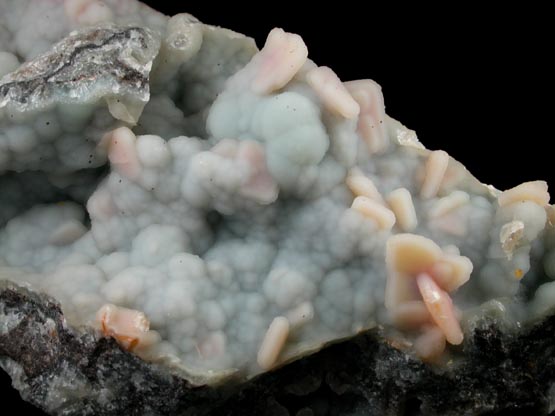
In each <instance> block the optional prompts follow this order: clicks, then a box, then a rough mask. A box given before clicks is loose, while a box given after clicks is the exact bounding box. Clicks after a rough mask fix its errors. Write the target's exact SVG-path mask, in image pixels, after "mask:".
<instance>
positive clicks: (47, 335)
mask: <svg viewBox="0 0 555 416" xmlns="http://www.w3.org/2000/svg"><path fill="white" fill-rule="evenodd" d="M14 314H20V318H17V319H15V320H12V324H13V322H15V323H16V325H15V326H13V325H8V326H4V327H3V326H2V325H3V324H2V322H3V321H2V319H1V318H0V364H1V365H2V366H3V367H4V369H6V370H7V371H8V373H10V375H11V376H12V379H13V383H14V385H15V387H16V388H17V389H18V390H19V391H20V393H21V395H22V397H23V398H24V399H25V400H27V401H29V402H31V403H33V404H34V405H35V406H37V407H39V408H41V409H43V410H45V411H46V412H48V413H50V414H54V415H123V414H125V415H214V416H216V415H217V416H237V415H240V416H249V415H253V416H254V415H275V416H281V415H283V416H285V415H297V416H311V415H341V416H348V415H357V416H358V415H380V416H381V415H404V414H406V415H419V414H423V415H449V414H451V415H478V414H479V415H500V414H503V415H505V414H527V415H529V416H532V415H545V414H548V413H549V412H550V411H551V410H552V409H551V407H552V406H553V404H554V403H553V398H550V393H551V396H555V394H554V392H553V389H551V387H552V385H553V383H554V382H555V316H550V317H549V318H547V319H546V320H544V321H543V322H542V323H541V324H538V325H537V326H535V327H533V328H532V329H531V330H529V331H527V332H526V333H521V334H519V335H511V334H510V333H503V332H500V331H499V330H498V329H496V328H495V327H494V326H493V325H492V324H488V323H487V322H482V323H481V325H479V327H478V329H476V330H475V331H474V333H473V336H472V339H470V340H467V341H466V343H465V345H464V350H463V351H462V353H463V355H462V358H460V359H457V360H456V362H457V364H456V366H453V367H452V368H451V367H444V368H443V370H441V369H439V368H434V367H432V366H429V365H426V364H423V363H421V362H420V361H418V360H415V359H413V358H411V356H409V355H407V354H405V353H404V352H402V351H399V350H397V349H395V348H393V347H392V346H391V345H390V344H388V343H387V342H386V341H385V340H384V339H383V337H382V336H381V334H380V333H379V331H369V332H366V333H364V334H360V335H358V336H356V337H354V338H352V339H350V340H348V341H343V342H340V343H337V344H335V345H331V346H329V347H327V348H325V349H324V350H322V351H320V352H318V353H315V354H313V355H311V356H308V357H305V358H303V359H300V360H298V361H296V362H294V363H291V364H288V365H286V366H284V367H282V368H281V369H278V370H276V371H274V372H271V373H267V374H264V375H261V376H259V377H257V378H255V379H253V380H251V381H249V382H246V383H243V384H238V385H234V386H227V387H219V388H216V387H193V386H191V385H190V384H189V383H187V382H186V381H184V380H183V379H180V378H179V377H177V376H174V375H170V374H169V373H167V372H166V371H165V370H164V369H162V368H160V367H158V366H156V365H152V364H147V363H145V362H143V361H141V360H140V359H138V358H137V357H135V356H134V355H132V354H129V353H127V352H125V351H122V350H121V349H120V348H119V346H118V345H117V344H116V343H115V342H114V341H113V340H111V339H97V338H96V337H95V336H94V334H92V333H88V332H86V333H81V332H78V331H75V330H73V329H72V328H70V327H68V326H66V324H65V321H64V320H63V316H62V313H61V309H60V307H59V305H58V304H57V303H56V302H54V301H53V300H52V299H50V298H48V297H46V296H44V295H37V294H34V293H32V292H29V291H27V290H25V289H20V288H17V287H16V286H14V285H9V284H8V285H6V284H0V317H1V316H2V315H4V316H6V315H7V316H12V317H13V316H15V315H14ZM4 321H5V320H4ZM12 326H13V327H12Z"/></svg>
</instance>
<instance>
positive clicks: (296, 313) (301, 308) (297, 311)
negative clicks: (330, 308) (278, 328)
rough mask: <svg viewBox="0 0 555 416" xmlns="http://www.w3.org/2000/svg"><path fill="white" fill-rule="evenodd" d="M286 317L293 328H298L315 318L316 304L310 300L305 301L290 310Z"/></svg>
mask: <svg viewBox="0 0 555 416" xmlns="http://www.w3.org/2000/svg"><path fill="white" fill-rule="evenodd" d="M286 317H287V320H288V321H289V324H290V326H291V329H297V328H299V327H301V326H303V325H305V324H307V323H308V322H310V321H311V320H312V319H314V306H312V303H310V302H303V303H301V304H300V305H298V306H297V307H296V308H294V309H292V310H290V311H289V312H288V313H287V316H286Z"/></svg>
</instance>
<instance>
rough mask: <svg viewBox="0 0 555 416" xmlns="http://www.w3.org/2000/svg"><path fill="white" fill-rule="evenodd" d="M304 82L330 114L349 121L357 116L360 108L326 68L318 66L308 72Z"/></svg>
mask: <svg viewBox="0 0 555 416" xmlns="http://www.w3.org/2000/svg"><path fill="white" fill-rule="evenodd" d="M306 82H307V83H308V85H310V86H311V87H312V89H313V90H314V92H315V93H316V95H317V96H318V97H319V98H320V99H321V100H322V103H323V104H324V106H325V107H326V108H327V109H328V110H330V111H331V112H332V113H334V114H337V115H339V116H342V117H344V118H346V119H349V120H350V119H354V118H356V117H357V116H358V115H359V113H360V106H359V105H358V103H357V102H356V101H355V99H354V98H353V97H352V96H351V94H350V93H349V91H348V90H347V88H346V87H345V85H343V83H342V82H341V80H340V79H339V77H338V76H337V75H336V74H335V72H333V71H332V70H331V69H330V68H328V67H327V66H320V67H317V68H314V69H311V70H310V71H308V73H307V74H306Z"/></svg>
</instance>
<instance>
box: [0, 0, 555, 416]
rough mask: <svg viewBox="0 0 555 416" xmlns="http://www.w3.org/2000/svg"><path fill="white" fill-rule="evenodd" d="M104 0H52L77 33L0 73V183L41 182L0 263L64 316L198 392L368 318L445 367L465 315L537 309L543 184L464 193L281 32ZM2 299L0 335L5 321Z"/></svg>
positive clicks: (13, 200) (531, 313)
mask: <svg viewBox="0 0 555 416" xmlns="http://www.w3.org/2000/svg"><path fill="white" fill-rule="evenodd" d="M123 3H125V4H127V5H131V4H135V3H133V2H123ZM123 3H122V4H123ZM76 4H78V5H79V7H77V6H76ZM114 4H115V3H114ZM114 4H112V3H111V2H105V3H102V2H98V1H80V2H72V1H66V2H65V3H64V8H63V12H64V13H65V14H66V19H69V20H70V22H71V24H73V25H77V26H79V25H85V26H89V25H92V26H93V28H92V29H78V30H77V31H76V32H74V33H73V34H71V35H70V36H69V37H65V38H64V39H62V40H61V41H60V43H58V44H57V45H54V46H53V47H52V48H51V49H50V51H49V52H46V53H45V54H43V55H40V54H39V55H38V56H37V54H36V53H35V52H34V51H31V52H29V61H30V62H29V63H27V64H25V65H24V66H22V67H20V69H16V70H15V71H12V72H9V73H7V74H6V75H5V77H4V78H2V80H1V81H0V94H1V97H2V100H3V101H2V105H1V108H0V127H1V130H0V150H2V151H3V153H2V154H0V162H2V163H3V164H0V168H2V169H4V175H3V176H2V177H0V185H1V186H2V187H3V189H13V187H14V184H15V185H16V187H17V186H22V184H23V183H26V184H27V186H29V187H30V188H31V189H34V187H41V188H43V194H42V195H39V196H38V198H35V200H27V195H25V196H23V197H22V195H17V194H15V195H11V194H8V192H6V204H5V206H3V207H2V210H3V211H2V212H0V220H1V221H2V224H3V227H4V228H3V229H2V230H1V231H0V248H1V250H0V273H1V274H2V276H5V277H6V278H9V279H10V280H14V281H16V282H18V283H23V284H27V285H29V286H30V287H32V288H33V289H34V290H39V291H45V292H47V293H49V294H51V295H52V296H54V298H56V299H58V300H59V301H60V302H61V304H62V308H63V310H64V312H65V314H66V316H67V318H68V319H69V323H70V324H72V325H82V324H88V325H94V326H95V327H96V328H97V331H98V332H97V333H96V335H89V336H93V337H98V336H99V334H102V335H104V336H106V337H110V338H113V339H115V340H116V341H117V342H118V343H119V345H120V346H121V347H122V348H123V349H127V350H129V351H132V352H133V353H135V354H137V355H139V356H141V357H142V358H144V359H145V360H147V361H152V362H157V363H162V364H164V365H166V366H170V367H171V368H173V371H178V369H179V371H178V372H179V374H180V375H181V376H184V377H185V378H186V379H188V380H189V381H191V382H193V383H194V384H197V385H202V384H205V383H217V382H219V381H221V380H223V379H226V378H228V377H230V376H231V375H233V374H235V373H238V374H242V375H243V376H245V375H246V376H249V377H252V376H255V375H257V374H260V373H261V372H264V371H266V370H270V369H272V368H274V367H275V366H277V365H280V364H284V363H286V362H290V361H291V360H294V359H296V358H298V357H299V356H303V355H304V354H307V353H309V352H311V351H315V350H318V349H319V348H321V347H322V346H323V345H326V344H327V343H329V342H333V341H335V340H337V339H343V338H346V337H350V336H353V335H355V334H357V333H359V332H360V331H364V330H366V329H371V328H372V327H376V326H384V327H386V328H387V332H386V333H385V336H386V337H387V338H388V339H391V340H393V341H392V342H394V343H395V344H396V345H397V346H398V347H400V348H403V349H406V351H408V352H410V353H411V354H416V355H418V356H419V357H420V358H421V359H423V360H425V361H431V362H435V363H436V364H440V365H445V363H447V362H449V360H451V359H458V358H460V355H461V353H462V352H463V349H464V344H463V349H461V348H460V347H456V346H457V345H461V344H462V343H463V341H464V338H465V335H469V334H472V324H471V323H472V322H473V320H474V319H475V316H476V315H482V316H486V315H488V314H492V313H493V314H497V316H498V324H499V325H501V326H506V327H511V328H512V327H515V326H516V324H518V323H521V322H523V323H531V322H534V321H535V320H537V319H541V318H542V317H543V316H545V315H546V314H547V313H548V312H549V311H550V310H551V306H552V304H553V303H554V302H553V296H552V293H551V292H552V291H553V289H552V286H553V285H552V284H551V282H550V280H551V276H552V275H553V270H554V269H555V267H553V263H554V261H553V259H552V257H553V256H552V255H551V246H552V241H553V235H552V234H553V231H552V230H553V227H552V222H553V216H554V215H553V207H552V206H550V205H549V194H548V193H547V186H546V184H545V183H544V182H541V181H535V182H528V183H525V184H523V185H520V186H517V187H515V188H513V189H510V190H508V191H505V192H503V193H501V192H499V191H497V190H495V189H494V188H491V187H485V186H483V185H481V184H480V183H479V182H477V181H476V180H475V179H474V178H473V177H471V176H470V175H469V174H468V173H467V172H466V170H465V169H464V168H463V167H462V166H461V165H460V164H458V163H457V162H455V161H454V160H453V159H451V158H450V157H449V156H448V155H447V153H445V152H444V151H433V152H429V151H427V150H425V149H424V148H423V146H422V145H421V144H420V142H419V141H418V140H417V139H416V136H415V135H414V133H413V132H411V131H409V130H407V129H406V128H404V127H403V126H401V125H400V124H398V123H397V122H395V121H394V120H392V119H390V118H389V117H387V116H386V115H385V109H384V105H383V97H382V95H381V90H380V88H379V86H378V85H377V84H375V83H374V82H373V81H370V80H359V81H350V82H346V83H343V82H341V81H340V80H339V78H338V77H337V75H335V73H334V72H333V71H332V70H331V69H329V68H327V67H318V66H316V65H315V64H314V63H312V62H311V61H310V60H309V59H308V49H307V48H306V45H304V42H303V41H302V39H301V38H300V37H299V36H297V35H292V34H288V33H286V32H284V31H282V30H280V29H274V30H273V31H272V32H271V33H270V35H269V37H268V40H267V42H266V45H265V46H264V48H262V50H261V51H260V52H256V50H255V48H254V46H253V44H252V41H250V40H249V39H247V38H244V37H241V36H240V35H237V34H234V33H232V32H229V31H225V30H223V29H218V28H214V27H210V26H206V25H203V24H201V23H200V22H198V20H196V19H194V18H192V17H191V16H188V15H178V16H175V17H173V18H171V19H169V20H165V18H162V17H159V16H157V15H155V14H154V13H153V12H150V11H145V10H146V9H137V10H140V13H153V14H152V16H156V17H151V19H152V20H153V21H154V22H155V23H154V24H153V27H152V28H151V29H141V28H140V26H139V25H138V23H139V22H127V21H126V22H125V24H123V20H122V21H120V19H123V18H122V17H121V16H122V15H124V14H125V15H126V17H128V11H123V12H122V11H121V10H118V8H117V7H116V6H115V5H114ZM128 7H131V6H128ZM137 7H139V6H137ZM108 11H109V12H108ZM72 13H73V14H72ZM138 13H139V12H138ZM140 13H139V15H140ZM83 16H86V18H85V17H83ZM96 18H100V19H101V20H100V21H95V19H96ZM141 18H142V17H141ZM72 19H73V20H72ZM82 19H85V20H83V21H82ZM89 19H93V21H90V20H89ZM103 20H106V21H110V22H112V23H110V24H107V23H106V22H103ZM131 20H133V19H131ZM138 20H140V19H138ZM0 23H1V20H0ZM129 23H133V26H129ZM141 30H142V32H141ZM121 39H125V42H128V43H122V41H121ZM110 42H113V43H110ZM83 45H85V46H83ZM72 48H74V49H73V50H72ZM91 51H94V54H91ZM6 54H12V55H13V56H14V57H16V58H17V56H18V55H20V56H23V57H26V58H27V56H26V55H25V53H21V52H20V53H19V54H18V55H15V54H13V53H12V52H10V51H9V50H8V52H6ZM92 57H94V59H93V58H92ZM220 61H222V62H220ZM91 62H93V65H91ZM45 63H46V66H44V64H45ZM54 63H56V65H58V66H57V67H56V70H55V71H52V69H51V68H50V67H49V65H54ZM69 64H71V65H69ZM99 64H101V65H107V66H106V68H107V69H102V70H99V68H98V67H97V66H96V65H99ZM120 64H121V65H120ZM0 69H2V68H0ZM14 69H15V68H14ZM68 69H69V73H68V74H65V73H64V71H67V70H68ZM45 71H46V72H45ZM130 71H131V72H130ZM133 71H135V72H133ZM130 73H133V74H136V75H137V76H139V77H140V78H133V77H132V76H130V75H129V74H130ZM134 76H135V75H134ZM145 76H146V77H149V82H148V83H146V84H145V83H144V81H141V79H142V80H144V79H145ZM134 80H135V81H134ZM136 80H138V81H136ZM127 81H131V83H130V84H129V85H128V86H127V85H126V84H125V82H127ZM60 86H62V87H60ZM23 87H29V88H31V90H32V91H33V92H30V91H31V90H24V89H23ZM18 91H19V92H18ZM21 91H27V92H25V93H22V92H21ZM81 100H82V101H84V102H83V103H81ZM135 123H137V124H136V126H134V124H135ZM50 125H54V126H55V129H54V128H45V126H50ZM43 129H44V130H46V131H43ZM51 129H52V130H51ZM182 134H187V137H185V136H182ZM2 146H3V147H2ZM2 158H4V159H2ZM107 164H109V165H110V167H111V170H110V172H108V173H106V170H105V169H104V167H105V166H106V165H107ZM37 172H38V174H36V173H37ZM29 199H32V198H29ZM63 200H69V201H71V202H67V201H66V202H62V201H63ZM22 254H23V255H22ZM6 291H11V292H13V293H15V292H17V290H14V289H13V288H12V289H5V290H4V292H6ZM4 292H2V293H4ZM492 305H493V306H492ZM0 306H2V308H0V312H1V314H2V315H0V316H1V317H2V320H1V322H2V325H3V326H2V328H3V331H5V333H10V332H11V331H12V330H13V329H14V327H17V326H18V325H20V324H21V322H22V319H23V317H22V316H20V315H19V312H17V311H16V309H10V308H13V307H14V305H12V304H6V303H0ZM492 308H493V309H494V310H495V311H494V312H491V310H492ZM6 311H8V312H6ZM149 321H150V322H149ZM48 322H49V321H45V323H46V324H48V325H54V322H55V321H52V323H51V324H50V323H48ZM513 324H514V325H513ZM64 325H65V324H64ZM151 326H152V329H151V328H150V327H151ZM52 328H54V327H52ZM56 331H61V329H59V330H58V329H57V330H56ZM56 331H55V332H53V333H56ZM0 335H2V332H0ZM449 345H451V346H452V347H449ZM1 346H2V345H1V344H0V347H1ZM446 346H447V349H446ZM6 348H7V347H6ZM0 353H2V355H4V354H5V353H4V352H3V350H2V349H0ZM13 354H14V353H13V352H11V353H10V354H7V353H6V355H7V356H10V355H13ZM7 363H8V364H5V363H4V364H3V365H4V366H5V367H6V368H8V370H11V371H10V372H11V373H14V371H19V370H17V367H14V366H13V365H12V366H10V362H7ZM441 363H443V364H441ZM14 369H15V370H14ZM27 373H28V371H25V375H26V376H27V377H29V374H27ZM73 405H74V404H71V406H73ZM43 406H46V405H44V404H43ZM48 410H49V411H50V412H55V411H56V410H53V409H52V408H48Z"/></svg>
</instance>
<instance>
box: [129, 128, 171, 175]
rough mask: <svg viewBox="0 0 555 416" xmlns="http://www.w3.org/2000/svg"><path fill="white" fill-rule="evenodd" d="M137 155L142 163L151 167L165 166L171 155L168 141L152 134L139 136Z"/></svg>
mask: <svg viewBox="0 0 555 416" xmlns="http://www.w3.org/2000/svg"><path fill="white" fill-rule="evenodd" d="M137 155H138V158H139V161H140V162H141V164H142V165H144V166H146V167H149V168H159V167H164V166H166V165H167V164H168V162H169V160H170V157H171V153H170V150H169V148H168V145H167V143H166V141H165V140H164V139H162V138H161V137H159V136H155V135H151V134H147V135H144V136H138V137H137Z"/></svg>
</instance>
